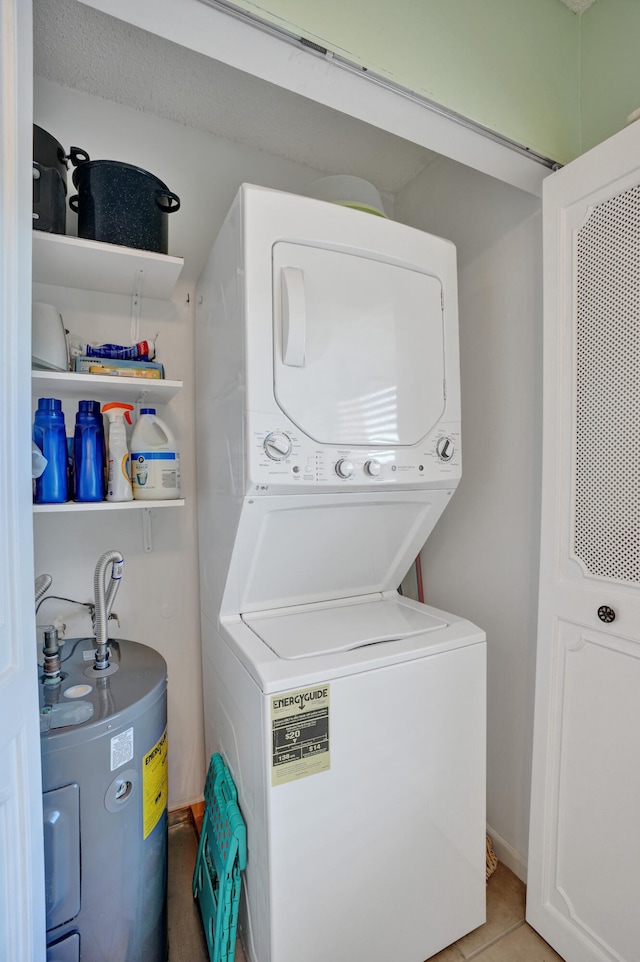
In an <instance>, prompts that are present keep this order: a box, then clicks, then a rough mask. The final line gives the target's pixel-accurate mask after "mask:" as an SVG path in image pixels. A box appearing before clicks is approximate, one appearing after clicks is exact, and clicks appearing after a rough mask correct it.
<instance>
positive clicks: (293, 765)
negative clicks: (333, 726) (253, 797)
mask: <svg viewBox="0 0 640 962" xmlns="http://www.w3.org/2000/svg"><path fill="white" fill-rule="evenodd" d="M329 687H330V686H329V685H318V686H316V687H314V688H301V689H300V690H299V691H288V692H283V693H282V694H280V695H272V696H271V734H272V745H273V755H272V762H271V784H272V785H284V784H285V782H293V781H295V780H296V779H298V778H306V777H307V775H315V774H317V773H318V772H326V771H327V770H328V769H329V768H330V755H329Z"/></svg>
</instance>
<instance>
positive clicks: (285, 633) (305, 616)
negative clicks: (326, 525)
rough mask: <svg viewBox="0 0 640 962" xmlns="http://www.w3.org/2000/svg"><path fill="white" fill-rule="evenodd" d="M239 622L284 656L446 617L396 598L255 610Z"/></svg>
mask: <svg viewBox="0 0 640 962" xmlns="http://www.w3.org/2000/svg"><path fill="white" fill-rule="evenodd" d="M242 620H243V621H244V622H245V624H246V625H248V626H249V628H251V630H252V631H253V632H255V634H256V635H257V636H258V637H259V638H260V639H261V640H262V641H263V642H264V643H265V644H266V645H268V646H269V648H271V650H272V651H273V652H274V654H276V655H277V656H278V657H279V658H285V659H296V658H310V657H312V656H314V655H315V656H317V655H328V654H333V653H334V652H338V651H352V650H353V649H355V648H363V647H365V646H367V645H377V644H380V643H381V642H385V641H399V640H400V639H402V638H410V637H412V636H414V635H421V634H425V633H426V632H430V631H437V630H438V629H440V628H446V627H447V622H446V621H442V620H441V619H440V618H436V617H435V616H434V615H431V614H429V613H428V612H427V611H423V610H422V609H420V608H414V607H411V606H409V605H407V604H405V603H404V602H403V600H402V598H400V597H398V598H376V599H375V600H373V601H366V602H361V603H357V604H349V603H347V604H342V605H340V604H336V605H331V606H313V607H305V608H304V609H298V610H297V611H293V612H291V613H289V614H281V613H279V614H265V613H264V612H260V613H259V614H256V615H242Z"/></svg>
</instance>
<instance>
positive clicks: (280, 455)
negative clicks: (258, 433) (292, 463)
mask: <svg viewBox="0 0 640 962" xmlns="http://www.w3.org/2000/svg"><path fill="white" fill-rule="evenodd" d="M263 447H264V450H265V453H266V455H267V456H268V457H270V458H271V460H272V461H283V460H284V459H285V458H287V457H289V455H290V454H291V438H288V437H287V435H286V434H279V433H278V432H275V431H274V433H273V434H267V436H266V438H265V439H264V443H263Z"/></svg>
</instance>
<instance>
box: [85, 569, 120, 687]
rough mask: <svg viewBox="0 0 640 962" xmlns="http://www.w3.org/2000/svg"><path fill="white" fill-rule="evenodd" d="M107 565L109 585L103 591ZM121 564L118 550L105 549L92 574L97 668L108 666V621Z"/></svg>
mask: <svg viewBox="0 0 640 962" xmlns="http://www.w3.org/2000/svg"><path fill="white" fill-rule="evenodd" d="M108 565H111V580H110V581H109V586H108V588H107V589H106V591H105V586H104V576H105V572H106V570H107V566H108ZM123 565H124V558H123V557H122V555H121V553H120V552H119V551H115V550H111V551H105V553H104V554H103V555H102V556H101V557H100V558H99V559H98V563H97V565H96V570H95V573H94V576H93V592H94V598H95V606H96V608H95V614H94V626H95V635H96V644H97V646H98V648H97V651H96V663H95V667H96V668H97V669H103V668H108V667H109V648H108V641H109V630H108V622H109V615H110V614H111V608H112V606H113V602H114V599H115V596H116V592H117V591H118V588H119V587H120V579H121V578H122V567H123Z"/></svg>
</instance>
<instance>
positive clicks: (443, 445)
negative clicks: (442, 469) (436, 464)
mask: <svg viewBox="0 0 640 962" xmlns="http://www.w3.org/2000/svg"><path fill="white" fill-rule="evenodd" d="M454 450H455V449H454V447H453V441H452V440H451V438H448V437H442V438H438V441H437V444H436V454H437V455H438V457H439V458H440V460H441V461H450V460H451V458H452V457H453V452H454Z"/></svg>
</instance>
